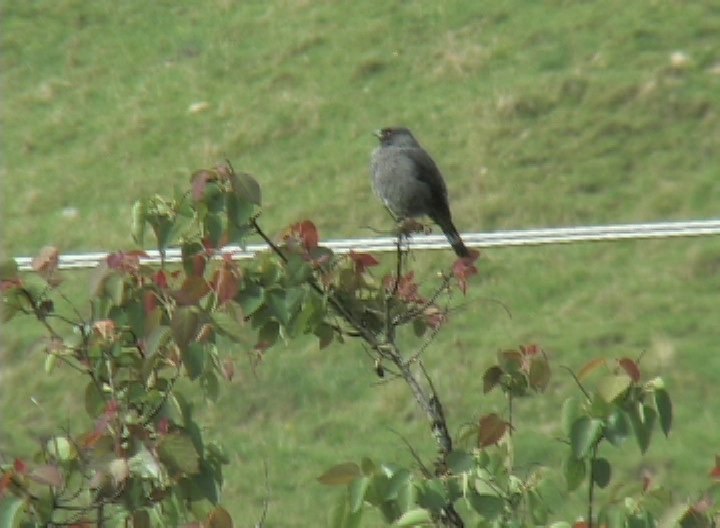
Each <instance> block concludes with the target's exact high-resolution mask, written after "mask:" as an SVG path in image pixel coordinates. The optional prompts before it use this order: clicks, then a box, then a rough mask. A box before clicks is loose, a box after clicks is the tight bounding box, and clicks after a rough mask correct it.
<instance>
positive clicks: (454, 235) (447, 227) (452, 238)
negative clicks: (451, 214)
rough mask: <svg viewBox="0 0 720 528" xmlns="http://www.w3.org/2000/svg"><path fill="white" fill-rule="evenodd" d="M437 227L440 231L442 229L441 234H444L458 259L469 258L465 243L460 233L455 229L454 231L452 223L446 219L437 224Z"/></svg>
mask: <svg viewBox="0 0 720 528" xmlns="http://www.w3.org/2000/svg"><path fill="white" fill-rule="evenodd" d="M438 225H439V226H440V229H442V232H443V233H445V236H446V237H447V239H448V242H450V245H451V246H452V248H453V250H455V254H456V255H457V256H458V257H460V258H464V257H469V256H470V252H469V251H468V248H467V247H465V243H464V242H463V241H462V238H461V237H460V233H458V231H457V229H455V224H453V223H452V220H450V219H449V218H448V219H447V220H444V221H443V222H438Z"/></svg>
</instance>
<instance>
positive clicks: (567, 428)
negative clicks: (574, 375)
mask: <svg viewBox="0 0 720 528" xmlns="http://www.w3.org/2000/svg"><path fill="white" fill-rule="evenodd" d="M582 405H583V404H582V400H580V398H579V397H577V396H571V397H569V398H568V399H566V400H565V401H564V402H563V405H562V411H561V422H562V429H563V432H564V433H565V436H567V437H568V438H569V437H570V432H571V431H572V426H573V424H574V423H575V422H576V421H577V420H578V419H579V418H580V417H581V416H582V415H583V410H582Z"/></svg>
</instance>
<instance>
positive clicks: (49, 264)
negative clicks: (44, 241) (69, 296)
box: [32, 246, 60, 286]
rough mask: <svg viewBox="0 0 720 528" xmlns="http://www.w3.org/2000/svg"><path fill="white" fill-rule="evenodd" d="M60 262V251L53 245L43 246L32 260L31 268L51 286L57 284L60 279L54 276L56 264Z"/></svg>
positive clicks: (56, 268)
mask: <svg viewBox="0 0 720 528" xmlns="http://www.w3.org/2000/svg"><path fill="white" fill-rule="evenodd" d="M59 263H60V252H59V251H58V248H56V247H54V246H45V247H44V248H42V249H41V250H40V253H39V254H38V255H37V256H36V257H35V258H34V259H33V260H32V268H33V270H34V271H36V272H37V274H38V275H40V276H41V277H42V278H43V279H45V280H46V281H47V283H48V284H50V285H51V286H57V285H58V284H59V283H60V280H59V279H58V277H57V276H56V273H57V270H58V264H59Z"/></svg>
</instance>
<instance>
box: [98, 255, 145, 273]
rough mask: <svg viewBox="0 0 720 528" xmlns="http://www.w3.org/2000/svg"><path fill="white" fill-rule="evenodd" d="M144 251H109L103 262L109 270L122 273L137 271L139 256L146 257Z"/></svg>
mask: <svg viewBox="0 0 720 528" xmlns="http://www.w3.org/2000/svg"><path fill="white" fill-rule="evenodd" d="M147 256H148V255H147V253H145V252H144V251H139V250H138V251H118V252H116V253H110V254H109V255H108V256H107V258H106V259H105V262H107V266H108V268H110V269H111V270H116V271H121V272H123V273H137V272H138V270H139V269H140V257H147Z"/></svg>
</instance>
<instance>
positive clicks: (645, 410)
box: [630, 405, 657, 453]
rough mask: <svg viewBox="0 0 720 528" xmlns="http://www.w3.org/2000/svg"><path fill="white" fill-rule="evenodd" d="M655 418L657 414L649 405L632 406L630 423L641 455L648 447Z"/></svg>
mask: <svg viewBox="0 0 720 528" xmlns="http://www.w3.org/2000/svg"><path fill="white" fill-rule="evenodd" d="M656 418H657V412H655V409H653V408H652V407H650V406H649V405H633V407H632V409H631V411H630V422H631V423H632V426H633V431H634V432H635V439H636V440H637V443H638V446H639V447H640V451H641V452H642V453H645V451H647V448H648V447H649V446H650V437H651V436H652V430H653V427H654V426H655V420H656Z"/></svg>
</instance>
